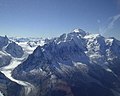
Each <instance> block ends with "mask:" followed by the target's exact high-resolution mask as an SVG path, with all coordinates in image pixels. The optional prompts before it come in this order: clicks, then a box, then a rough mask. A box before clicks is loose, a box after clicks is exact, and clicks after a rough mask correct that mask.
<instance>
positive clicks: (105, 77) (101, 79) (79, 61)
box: [13, 29, 120, 96]
mask: <svg viewBox="0 0 120 96" xmlns="http://www.w3.org/2000/svg"><path fill="white" fill-rule="evenodd" d="M119 63H120V41H118V40H116V39H115V38H105V37H103V36H101V35H99V34H90V33H87V32H85V31H83V30H81V29H74V30H73V31H72V32H71V33H68V34H63V35H61V36H60V37H56V38H53V39H50V40H47V43H46V44H45V45H43V46H38V47H37V48H36V49H35V51H34V52H33V54H31V55H30V56H29V57H28V59H27V60H26V61H25V62H23V63H22V64H21V65H18V67H17V68H16V69H15V70H14V71H13V76H14V77H15V78H17V79H21V80H26V81H28V82H30V83H32V84H34V85H35V86H37V87H38V88H39V90H38V94H43V96H47V95H48V93H50V94H51V95H49V96H53V95H52V94H54V93H56V95H57V94H59V92H61V91H62V92H63V93H64V94H66V95H68V96H74V95H75V96H80V95H81V96H116V95H115V94H119V95H120V90H119V88H120V80H119V77H120V74H119V68H120V66H119ZM116 70H117V71H116ZM30 78H32V79H30ZM42 89H43V90H42ZM67 89H69V91H68V90H67ZM44 90H46V91H44ZM51 90H52V91H51ZM86 93H87V94H86ZM58 96H61V95H58ZM64 96H65V95H64Z"/></svg>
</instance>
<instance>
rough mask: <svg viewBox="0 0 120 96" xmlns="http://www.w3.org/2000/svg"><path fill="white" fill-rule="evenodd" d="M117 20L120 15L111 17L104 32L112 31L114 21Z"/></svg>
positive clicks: (119, 18)
mask: <svg viewBox="0 0 120 96" xmlns="http://www.w3.org/2000/svg"><path fill="white" fill-rule="evenodd" d="M118 20H120V14H118V15H116V16H113V17H112V18H111V21H110V23H109V24H108V27H107V28H106V31H107V30H111V29H113V27H114V24H115V23H116V21H118Z"/></svg>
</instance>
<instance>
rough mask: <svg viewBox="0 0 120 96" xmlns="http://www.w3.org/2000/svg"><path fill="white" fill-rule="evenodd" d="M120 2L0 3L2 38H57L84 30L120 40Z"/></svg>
mask: <svg viewBox="0 0 120 96" xmlns="http://www.w3.org/2000/svg"><path fill="white" fill-rule="evenodd" d="M119 14H120V0H0V35H8V36H20V37H54V36H59V35H60V34H63V33H68V32H70V31H71V30H72V29H74V28H81V29H83V30H85V31H88V32H91V33H100V34H102V35H106V36H114V37H116V38H118V39H119V38H120V34H119V32H120V28H119V27H120V15H119Z"/></svg>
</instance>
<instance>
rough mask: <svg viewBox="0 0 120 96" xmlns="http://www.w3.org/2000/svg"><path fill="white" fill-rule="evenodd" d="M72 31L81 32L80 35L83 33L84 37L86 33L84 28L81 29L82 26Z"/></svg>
mask: <svg viewBox="0 0 120 96" xmlns="http://www.w3.org/2000/svg"><path fill="white" fill-rule="evenodd" d="M72 32H73V33H76V34H79V35H81V36H83V37H84V36H85V35H86V32H85V31H84V30H82V29H80V28H76V29H74V30H73V31H72Z"/></svg>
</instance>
